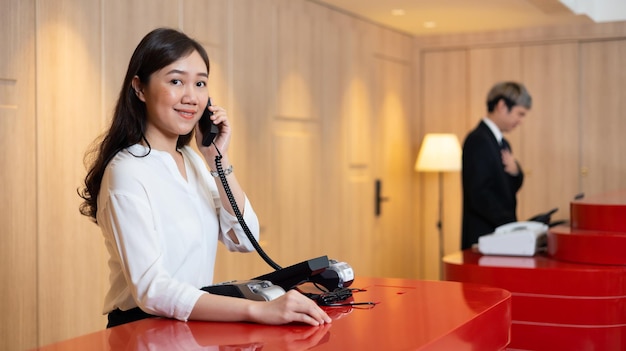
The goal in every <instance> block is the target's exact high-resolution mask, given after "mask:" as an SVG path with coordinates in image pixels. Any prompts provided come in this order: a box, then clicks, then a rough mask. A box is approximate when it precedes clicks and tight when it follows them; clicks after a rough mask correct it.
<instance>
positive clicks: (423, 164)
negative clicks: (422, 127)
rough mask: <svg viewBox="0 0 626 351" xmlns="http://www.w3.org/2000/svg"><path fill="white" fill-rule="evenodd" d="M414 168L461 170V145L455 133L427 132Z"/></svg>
mask: <svg viewBox="0 0 626 351" xmlns="http://www.w3.org/2000/svg"><path fill="white" fill-rule="evenodd" d="M415 170H416V171H418V172H454V171H460V170H461V145H460V144H459V139H458V138H457V137H456V135H455V134H447V133H429V134H426V136H425V137H424V141H423V142H422V147H421V148H420V151H419V155H418V156H417V161H416V162H415Z"/></svg>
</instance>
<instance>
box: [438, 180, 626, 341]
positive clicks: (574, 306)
mask: <svg viewBox="0 0 626 351" xmlns="http://www.w3.org/2000/svg"><path fill="white" fill-rule="evenodd" d="M570 212H571V220H570V222H571V224H570V225H567V226H555V227H552V228H550V229H549V231H548V234H547V237H548V246H547V252H545V253H541V254H537V255H535V256H533V257H513V256H488V255H481V254H480V253H478V252H476V251H474V250H472V249H468V250H465V251H463V252H458V253H455V254H452V255H448V256H446V257H444V262H443V264H444V277H445V280H448V281H458V282H470V283H477V284H486V285H489V286H494V287H499V288H502V289H506V290H508V291H510V292H511V294H512V303H513V305H512V318H513V323H512V326H511V344H510V345H509V348H510V349H515V350H537V351H540V350H549V351H554V350H577V351H582V350H608V351H612V350H626V221H625V218H626V192H624V191H620V192H614V193H609V194H602V195H598V196H593V197H591V198H588V199H583V200H577V201H574V202H572V204H571V211H570Z"/></svg>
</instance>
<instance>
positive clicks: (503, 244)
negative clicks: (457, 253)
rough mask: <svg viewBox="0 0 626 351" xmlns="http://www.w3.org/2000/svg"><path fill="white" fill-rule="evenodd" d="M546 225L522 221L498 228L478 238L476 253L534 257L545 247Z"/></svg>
mask: <svg viewBox="0 0 626 351" xmlns="http://www.w3.org/2000/svg"><path fill="white" fill-rule="evenodd" d="M547 233H548V225H547V224H545V223H542V222H535V221H522V222H512V223H507V224H504V225H501V226H499V227H498V228H496V230H495V232H493V233H492V234H487V235H483V236H481V237H479V238H478V251H480V253H482V254H483V255H505V256H534V255H535V254H536V253H537V251H539V250H540V249H542V248H543V247H545V245H546V241H547V240H546V235H547Z"/></svg>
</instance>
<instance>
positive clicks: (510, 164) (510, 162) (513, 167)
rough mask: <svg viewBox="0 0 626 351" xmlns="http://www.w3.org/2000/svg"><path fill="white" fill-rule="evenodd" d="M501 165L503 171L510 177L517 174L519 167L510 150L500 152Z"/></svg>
mask: <svg viewBox="0 0 626 351" xmlns="http://www.w3.org/2000/svg"><path fill="white" fill-rule="evenodd" d="M501 153H502V164H503V165H504V171H505V172H506V173H508V174H510V175H512V176H516V175H518V174H519V167H518V166H517V161H515V157H513V154H512V153H511V151H510V150H502V151H501Z"/></svg>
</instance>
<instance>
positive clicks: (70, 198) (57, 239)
mask: <svg viewBox="0 0 626 351" xmlns="http://www.w3.org/2000/svg"><path fill="white" fill-rule="evenodd" d="M98 8H99V2H98V1H95V0H91V1H82V0H62V1H56V2H54V3H52V2H48V1H41V2H38V4H37V18H38V23H37V75H38V77H37V81H38V85H37V112H38V113H37V131H38V135H37V174H38V183H37V184H38V186H37V188H38V195H37V197H38V203H37V212H38V220H37V223H38V227H39V229H38V247H37V252H38V258H39V260H38V267H39V272H38V298H39V306H40V308H39V342H40V343H42V344H47V343H51V342H54V341H58V340H62V339H66V338H68V337H72V336H75V335H79V334H83V333H86V332H90V331H94V330H98V329H102V328H103V326H104V325H105V321H104V317H102V310H101V308H102V301H103V297H104V293H105V289H106V286H107V285H106V284H107V276H108V275H107V270H106V269H105V267H106V266H105V250H104V247H103V245H102V239H101V236H100V234H99V231H98V229H97V227H96V226H95V225H94V224H93V223H91V222H90V221H89V220H88V219H87V218H86V217H84V216H82V215H80V213H79V212H78V205H79V204H80V202H81V201H80V200H81V199H80V198H79V197H78V195H77V193H76V190H77V189H78V187H79V186H81V184H82V181H83V179H84V175H85V168H84V166H83V155H84V152H85V150H86V149H87V146H88V145H89V144H90V143H91V141H92V140H93V138H94V137H95V136H96V135H97V133H98V132H99V128H100V126H101V123H102V119H103V117H102V115H101V113H102V100H101V91H102V88H101V87H102V77H103V75H102V74H103V72H102V71H101V64H102V56H103V55H102V54H103V53H102V50H101V49H102V48H101V40H100V39H101V37H100V23H101V22H100V21H101V18H100V14H99V12H98V11H94V9H98Z"/></svg>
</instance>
